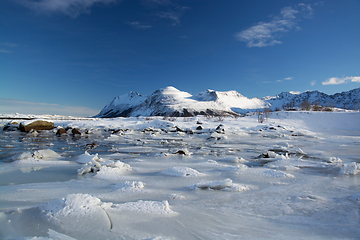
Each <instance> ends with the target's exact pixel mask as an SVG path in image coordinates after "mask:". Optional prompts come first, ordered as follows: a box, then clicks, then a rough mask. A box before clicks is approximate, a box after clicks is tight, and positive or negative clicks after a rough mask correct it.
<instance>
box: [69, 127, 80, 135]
mask: <svg viewBox="0 0 360 240" xmlns="http://www.w3.org/2000/svg"><path fill="white" fill-rule="evenodd" d="M71 133H72V134H73V135H74V136H75V135H81V132H80V131H79V129H77V128H73V129H72V130H71Z"/></svg>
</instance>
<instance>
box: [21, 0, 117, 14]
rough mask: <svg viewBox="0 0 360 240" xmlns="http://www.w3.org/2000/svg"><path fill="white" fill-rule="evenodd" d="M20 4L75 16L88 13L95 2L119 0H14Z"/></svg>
mask: <svg viewBox="0 0 360 240" xmlns="http://www.w3.org/2000/svg"><path fill="white" fill-rule="evenodd" d="M16 1H17V2H18V3H20V4H21V5H23V6H25V7H27V8H29V9H31V10H33V11H35V12H37V13H39V14H59V13H60V14H65V15H68V16H70V17H72V18H76V17H77V16H79V15H80V14H82V13H90V12H91V11H90V8H91V7H92V6H93V5H95V4H110V3H116V2H120V1H121V0H37V1H29V0H16Z"/></svg>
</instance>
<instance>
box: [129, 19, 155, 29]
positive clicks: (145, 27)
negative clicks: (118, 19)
mask: <svg viewBox="0 0 360 240" xmlns="http://www.w3.org/2000/svg"><path fill="white" fill-rule="evenodd" d="M127 24H129V25H130V26H132V27H133V28H138V29H149V28H152V26H151V25H146V24H141V23H140V22H137V21H136V22H127Z"/></svg>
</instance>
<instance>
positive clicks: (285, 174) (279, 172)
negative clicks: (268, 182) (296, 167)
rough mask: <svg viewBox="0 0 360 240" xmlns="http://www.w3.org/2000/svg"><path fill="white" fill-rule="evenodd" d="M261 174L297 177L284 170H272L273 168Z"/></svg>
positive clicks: (277, 176) (275, 176)
mask: <svg viewBox="0 0 360 240" xmlns="http://www.w3.org/2000/svg"><path fill="white" fill-rule="evenodd" d="M260 175H262V176H265V177H271V178H295V176H294V175H292V174H290V173H285V172H282V171H278V170H272V169H270V170H265V171H262V172H261V173H260Z"/></svg>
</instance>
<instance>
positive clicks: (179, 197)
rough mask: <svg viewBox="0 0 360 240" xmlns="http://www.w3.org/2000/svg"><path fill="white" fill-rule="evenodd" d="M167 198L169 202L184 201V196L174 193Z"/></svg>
mask: <svg viewBox="0 0 360 240" xmlns="http://www.w3.org/2000/svg"><path fill="white" fill-rule="evenodd" d="M168 198H170V199H171V200H182V199H186V197H185V196H183V195H181V194H176V193H172V194H169V195H168Z"/></svg>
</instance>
